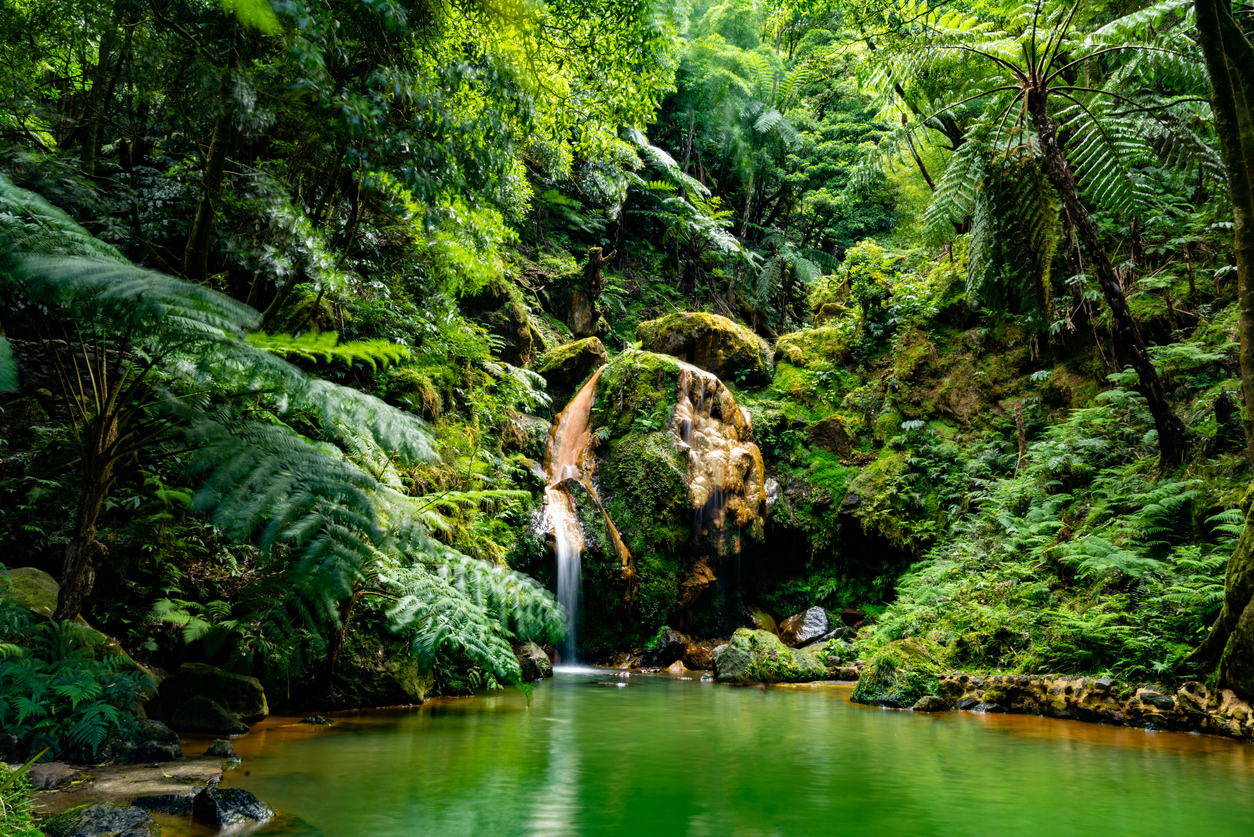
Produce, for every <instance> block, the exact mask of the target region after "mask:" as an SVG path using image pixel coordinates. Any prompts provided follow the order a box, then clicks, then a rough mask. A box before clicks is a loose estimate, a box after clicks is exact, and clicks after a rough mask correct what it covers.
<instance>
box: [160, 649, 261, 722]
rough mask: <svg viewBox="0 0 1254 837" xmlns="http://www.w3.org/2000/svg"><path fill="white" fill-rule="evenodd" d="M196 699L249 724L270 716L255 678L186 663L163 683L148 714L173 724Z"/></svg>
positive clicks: (198, 664)
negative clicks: (219, 708)
mask: <svg viewBox="0 0 1254 837" xmlns="http://www.w3.org/2000/svg"><path fill="white" fill-rule="evenodd" d="M194 697H206V698H209V699H210V700H211V701H214V702H216V703H217V704H218V705H219V706H221V707H222V708H223V709H225V710H226V711H227V712H229V713H231V714H232V715H234V716H236V717H237V718H239V719H240V720H242V721H244V722H246V723H252V722H254V721H260V720H261V719H262V718H264V717H266V716H267V715H269V714H270V707H269V704H268V703H267V702H266V692H265V690H264V689H263V688H262V686H261V681H259V680H258V679H257V678H256V677H249V676H247V675H245V674H235V673H233V672H229V671H223V670H222V669H220V668H216V667H214V666H211V665H206V664H204V663H183V665H181V666H179V667H178V668H177V669H175V670H174V673H173V674H171V675H170V676H169V677H167V678H166V679H165V680H164V681H162V683H161V688H160V689H159V690H158V692H157V697H156V698H155V699H153V700H152V701H151V702H150V703H149V704H148V714H149V716H151V717H153V718H156V719H157V720H159V721H167V722H170V721H171V720H172V719H173V718H174V717H176V715H177V713H178V711H179V709H180V708H181V707H182V706H183V705H184V704H185V703H187V702H188V701H190V700H191V699H192V698H194ZM171 725H174V724H171ZM176 728H177V726H176Z"/></svg>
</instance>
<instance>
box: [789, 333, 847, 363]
mask: <svg viewBox="0 0 1254 837" xmlns="http://www.w3.org/2000/svg"><path fill="white" fill-rule="evenodd" d="M853 343H854V338H853V336H852V335H850V334H849V333H847V332H846V331H845V329H843V328H840V327H839V326H822V327H819V328H808V329H806V330H805V331H794V332H791V333H789V334H785V335H782V336H781V337H780V338H779V340H777V341H776V342H775V360H776V362H780V363H789V364H792V365H793V366H800V367H802V368H805V367H808V366H811V365H812V364H815V363H834V364H835V363H842V362H844V361H845V360H847V359H848V357H849V350H850V349H851V348H852V347H853Z"/></svg>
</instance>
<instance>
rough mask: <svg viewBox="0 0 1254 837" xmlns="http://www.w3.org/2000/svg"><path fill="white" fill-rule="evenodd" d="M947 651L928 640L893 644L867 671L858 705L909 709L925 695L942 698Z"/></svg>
mask: <svg viewBox="0 0 1254 837" xmlns="http://www.w3.org/2000/svg"><path fill="white" fill-rule="evenodd" d="M944 671H945V650H944V649H943V648H941V647H940V646H939V645H937V644H936V643H934V642H931V641H929V640H926V639H901V640H897V641H896V642H890V643H889V644H888V645H886V646H884V647H883V648H882V649H880V651H879V652H878V653H877V654H876V655H875V656H874V657H872V658H871V660H870V661H869V662H868V663H867V665H866V668H865V669H863V672H862V677H861V678H860V679H859V680H858V685H857V687H856V688H855V689H854V690H853V695H852V696H851V697H850V698H849V699H850V700H852V701H853V702H854V703H869V704H874V705H877V706H891V707H896V708H898V709H906V708H908V707H910V706H913V705H914V702H915V701H917V700H918V699H919V698H921V697H923V696H924V695H935V694H940V675H941V674H943V673H944Z"/></svg>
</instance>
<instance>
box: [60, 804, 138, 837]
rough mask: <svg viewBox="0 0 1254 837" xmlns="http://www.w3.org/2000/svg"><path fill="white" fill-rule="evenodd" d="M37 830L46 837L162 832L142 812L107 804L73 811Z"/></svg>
mask: <svg viewBox="0 0 1254 837" xmlns="http://www.w3.org/2000/svg"><path fill="white" fill-rule="evenodd" d="M39 827H40V829H41V830H42V831H43V833H44V834H45V835H46V837H157V835H159V834H160V833H161V827H160V826H159V825H157V824H156V822H154V821H153V819H152V817H150V816H149V815H148V812H147V811H145V810H144V809H142V808H136V807H134V806H129V807H125V808H124V807H122V806H121V805H110V804H109V803H107V802H97V803H95V804H94V805H84V806H82V807H80V808H73V809H71V810H69V811H66V812H65V813H63V814H59V815H57V816H55V817H52V818H51V819H49V820H47V821H46V822H43V823H41V824H40V826H39Z"/></svg>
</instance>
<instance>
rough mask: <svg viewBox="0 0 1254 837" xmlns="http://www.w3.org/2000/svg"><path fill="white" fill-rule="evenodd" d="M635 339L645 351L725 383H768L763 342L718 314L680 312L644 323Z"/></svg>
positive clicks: (767, 360) (768, 353) (767, 350)
mask: <svg viewBox="0 0 1254 837" xmlns="http://www.w3.org/2000/svg"><path fill="white" fill-rule="evenodd" d="M636 339H637V340H639V341H640V345H641V348H643V349H644V350H645V351H648V352H657V353H659V354H664V355H671V356H673V357H677V358H679V359H681V360H684V361H687V362H688V363H691V364H693V365H694V366H699V367H701V368H702V369H704V370H706V371H707V372H712V373H714V374H715V375H717V376H718V377H720V378H723V379H726V380H731V378H732V377H733V376H734V375H740V376H742V377H743V379H744V380H745V381H746V383H750V384H758V385H765V384H768V383H770V379H771V351H770V348H769V347H768V346H767V344H766V341H765V340H763V339H762V338H761V337H758V336H757V335H756V334H754V333H753V332H752V331H750V330H749V329H748V328H745V327H744V326H742V325H738V324H737V323H734V322H732V321H731V320H729V319H727V318H726V317H721V316H719V315H718V314H707V313H703V312H684V313H675V314H668V315H667V316H665V317H661V318H659V319H656V320H648V321H647V322H643V323H641V324H640V325H639V326H637V327H636Z"/></svg>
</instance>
